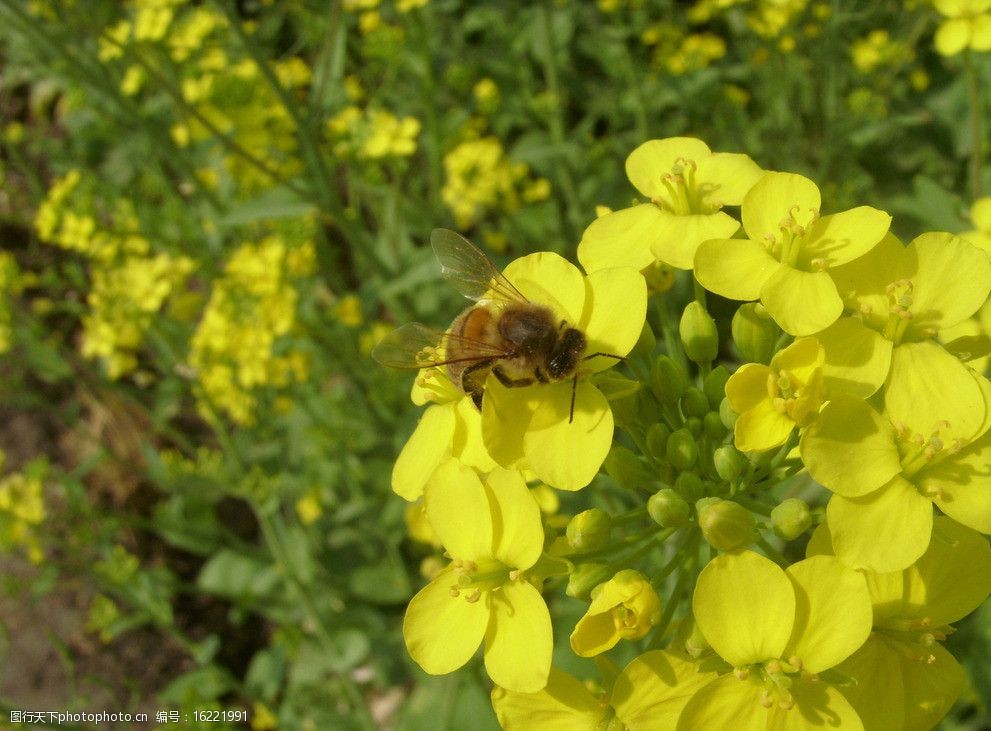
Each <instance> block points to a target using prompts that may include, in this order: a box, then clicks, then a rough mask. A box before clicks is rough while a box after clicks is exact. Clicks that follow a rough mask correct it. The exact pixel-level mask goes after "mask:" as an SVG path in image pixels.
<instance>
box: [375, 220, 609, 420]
mask: <svg viewBox="0 0 991 731" xmlns="http://www.w3.org/2000/svg"><path fill="white" fill-rule="evenodd" d="M430 245H431V246H432V247H433V250H434V254H435V255H436V257H437V261H438V263H439V264H440V271H441V276H443V277H444V278H445V279H446V280H448V281H449V282H450V283H451V284H452V285H453V286H454V288H455V289H457V290H458V291H459V292H460V293H461V294H463V295H464V296H465V297H467V298H468V299H470V300H474V301H475V303H476V304H474V305H472V306H471V307H469V308H468V309H466V310H464V311H463V312H462V313H461V314H460V315H458V316H457V318H455V320H454V322H453V323H451V327H450V328H448V329H447V331H445V332H440V331H438V330H435V329H433V328H430V327H427V326H426V325H421V324H420V323H416V322H413V323H409V324H407V325H403V326H402V327H400V328H398V329H397V330H394V331H392V332H391V333H389V334H388V335H387V336H386V337H385V338H384V339H383V340H382V341H381V342H380V343H379V344H378V345H377V346H375V349H374V350H373V351H372V357H373V358H375V360H377V361H378V362H379V363H381V364H382V365H385V366H390V367H392V368H429V367H431V366H444V367H446V369H447V375H448V376H449V377H450V379H451V381H452V382H453V383H454V384H455V385H456V386H457V387H458V388H459V389H460V390H461V391H462V392H463V393H465V394H466V395H468V396H470V397H471V400H472V401H473V402H474V404H475V406H476V407H477V408H479V409H481V408H482V397H483V395H484V392H485V381H486V379H487V378H488V376H489V374H490V373H491V374H492V375H494V376H495V377H496V378H497V379H499V382H500V383H502V384H503V385H504V386H506V387H508V388H520V387H523V386H531V385H533V384H535V383H557V382H559V381H565V380H567V379H569V378H570V379H571V380H572V386H571V413H570V416H569V418H568V423H569V424H570V423H571V422H572V421H574V416H575V393H576V391H577V388H578V369H579V366H580V365H581V363H582V362H583V361H586V360H588V359H590V358H594V357H596V356H605V357H608V358H615V359H617V360H624V358H623V357H622V356H619V355H613V354H612V353H592V354H591V355H586V354H585V348H586V346H587V344H588V343H587V340H586V338H585V333H583V332H582V331H581V330H579V329H578V328H576V327H573V326H572V325H570V324H569V323H568V322H567V321H566V320H560V321H558V320H557V319H556V317H555V315H554V312H553V310H551V308H550V307H548V306H546V305H542V304H538V303H536V302H531V301H530V300H529V299H527V298H526V296H524V295H523V293H521V292H520V291H519V290H518V289H517V288H516V287H515V286H513V284H512V282H510V281H509V280H508V279H506V277H504V276H503V275H502V273H501V272H500V271H499V270H498V269H497V268H496V267H495V265H494V264H493V263H492V262H491V261H489V258H488V257H487V256H485V254H483V253H482V252H481V251H480V250H479V249H478V248H477V247H476V246H475V245H474V244H472V243H471V242H470V241H468V240H467V239H465V238H464V237H463V236H460V235H459V234H456V233H455V232H454V231H449V230H447V229H443V228H438V229H434V231H433V233H432V234H431V235H430Z"/></svg>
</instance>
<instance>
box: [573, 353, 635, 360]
mask: <svg viewBox="0 0 991 731" xmlns="http://www.w3.org/2000/svg"><path fill="white" fill-rule="evenodd" d="M599 355H601V356H602V357H603V358H615V359H616V360H626V356H625V355H616V354H615V353H592V354H591V355H586V356H585V357H584V358H582V360H588V359H589V358H595V357H596V356H599Z"/></svg>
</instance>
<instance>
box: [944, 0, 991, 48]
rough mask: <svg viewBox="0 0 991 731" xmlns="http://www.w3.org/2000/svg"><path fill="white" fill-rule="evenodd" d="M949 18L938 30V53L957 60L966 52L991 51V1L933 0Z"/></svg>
mask: <svg viewBox="0 0 991 731" xmlns="http://www.w3.org/2000/svg"><path fill="white" fill-rule="evenodd" d="M933 4H934V5H935V6H936V10H938V11H939V12H940V13H942V14H943V15H944V16H946V20H944V21H943V22H942V23H941V24H940V26H939V28H937V29H936V38H935V39H934V40H935V44H936V50H937V51H939V52H940V53H941V54H943V55H944V56H954V55H956V54H958V53H960V52H961V51H963V50H965V49H968V48H969V49H971V50H973V51H991V0H933Z"/></svg>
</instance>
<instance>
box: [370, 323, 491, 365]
mask: <svg viewBox="0 0 991 731" xmlns="http://www.w3.org/2000/svg"><path fill="white" fill-rule="evenodd" d="M451 344H457V345H458V346H459V350H458V357H457V358H448V357H447V356H446V351H447V350H448V347H449V345H451ZM508 355H510V354H509V353H508V352H507V351H505V350H503V349H502V348H499V347H496V346H494V345H490V344H488V343H483V342H482V341H481V340H472V339H471V338H465V337H462V336H460V335H454V334H452V333H446V332H442V331H440V330H435V329H433V328H431V327H427V326H426V325H421V324H420V323H418V322H411V323H408V324H406V325H403V326H402V327H400V328H397V329H396V330H393V331H392V332H391V333H389V334H388V335H386V336H385V337H384V338H383V339H382V340H381V341H379V343H378V345H376V346H375V347H374V348H373V349H372V357H373V358H374V359H375V360H377V361H378V362H379V363H381V364H382V365H384V366H389V367H390V368H429V367H431V366H439V365H444V364H445V363H464V362H470V361H478V360H485V359H488V358H503V357H506V356H508Z"/></svg>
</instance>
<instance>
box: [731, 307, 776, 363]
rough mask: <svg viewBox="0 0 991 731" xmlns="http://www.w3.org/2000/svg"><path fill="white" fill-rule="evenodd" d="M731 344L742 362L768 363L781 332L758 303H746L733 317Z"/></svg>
mask: <svg viewBox="0 0 991 731" xmlns="http://www.w3.org/2000/svg"><path fill="white" fill-rule="evenodd" d="M731 327H732V332H733V342H734V343H736V348H737V350H739V351H740V355H742V356H743V359H744V360H748V361H752V362H754V363H765V364H766V363H770V362H771V356H772V355H774V344H775V343H776V342H777V340H778V336H779V335H780V334H781V330H780V329H779V328H778V326H777V324H775V322H774V320H772V319H771V316H770V315H769V314H768V312H767V310H765V309H764V306H763V305H762V304H760V303H759V302H747V303H746V304H743V305H740V309H738V310H737V311H736V314H735V315H733V324H732V326H731Z"/></svg>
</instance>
